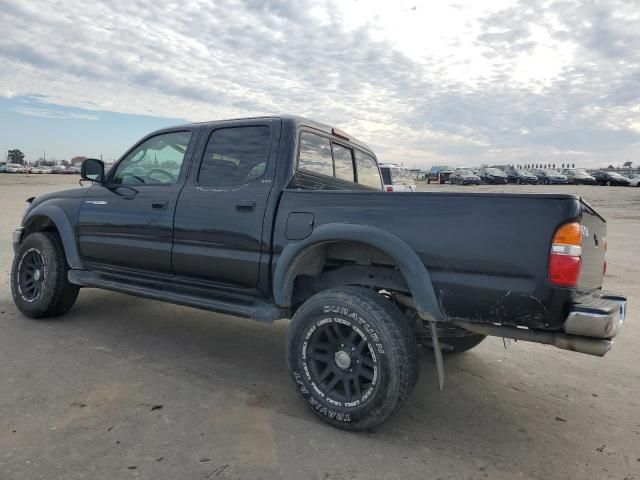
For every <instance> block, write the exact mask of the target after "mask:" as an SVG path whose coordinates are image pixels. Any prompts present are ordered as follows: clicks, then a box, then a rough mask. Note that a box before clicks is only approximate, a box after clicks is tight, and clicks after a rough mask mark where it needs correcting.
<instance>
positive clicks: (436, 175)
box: [427, 165, 453, 183]
mask: <svg viewBox="0 0 640 480" xmlns="http://www.w3.org/2000/svg"><path fill="white" fill-rule="evenodd" d="M452 173H453V170H452V169H451V168H449V167H447V166H445V165H436V166H434V167H431V170H429V173H427V183H431V182H437V183H446V182H447V181H448V180H449V177H450V176H451V174H452Z"/></svg>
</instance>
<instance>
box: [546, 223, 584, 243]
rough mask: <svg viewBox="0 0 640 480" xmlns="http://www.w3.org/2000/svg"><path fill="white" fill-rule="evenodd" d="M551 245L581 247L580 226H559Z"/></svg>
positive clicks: (573, 224) (576, 224)
mask: <svg viewBox="0 0 640 480" xmlns="http://www.w3.org/2000/svg"><path fill="white" fill-rule="evenodd" d="M553 243H554V244H558V243H560V244H563V245H581V244H582V230H581V229H580V224H579V223H577V222H574V223H567V224H566V225H563V226H561V227H560V228H559V229H558V230H557V231H556V234H555V236H554V237H553Z"/></svg>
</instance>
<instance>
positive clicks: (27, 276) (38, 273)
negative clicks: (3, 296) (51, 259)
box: [18, 248, 46, 302]
mask: <svg viewBox="0 0 640 480" xmlns="http://www.w3.org/2000/svg"><path fill="white" fill-rule="evenodd" d="M45 276H46V266H45V263H44V256H43V255H42V253H40V251H39V250H37V249H35V248H31V249H29V250H27V251H26V252H25V254H24V255H23V256H22V259H21V260H20V265H19V266H18V291H19V293H20V296H21V297H22V299H23V300H25V301H27V302H34V301H35V300H37V299H38V297H39V296H40V295H41V294H42V288H43V285H44V279H45Z"/></svg>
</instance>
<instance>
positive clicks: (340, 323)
mask: <svg viewBox="0 0 640 480" xmlns="http://www.w3.org/2000/svg"><path fill="white" fill-rule="evenodd" d="M287 362H288V367H289V374H290V375H291V378H292V380H293V381H294V383H295V385H296V389H297V391H298V394H299V395H300V396H301V397H302V399H303V401H304V402H305V404H306V405H307V407H308V408H309V409H310V410H311V411H312V412H313V413H314V414H315V415H317V416H318V417H320V418H321V419H322V420H323V421H325V422H326V423H329V424H330V425H333V426H336V427H339V428H343V429H346V430H368V429H372V428H374V427H376V426H378V425H380V424H381V423H383V422H384V421H385V420H387V419H388V418H389V417H391V416H392V415H394V414H395V413H396V412H397V411H398V410H400V407H401V406H402V404H403V402H404V400H405V399H406V398H407V396H408V395H409V393H410V392H411V390H412V389H413V387H414V385H415V383H416V380H417V377H418V357H417V347H416V341H415V334H414V332H413V331H412V328H411V325H410V322H409V320H408V319H407V317H405V315H404V314H403V313H402V312H401V311H400V310H399V309H398V308H397V307H396V306H395V305H394V304H392V303H391V302H390V301H389V300H388V299H386V298H385V297H383V296H382V295H380V294H378V293H377V292H375V291H373V290H369V289H365V288H360V287H344V288H336V289H331V290H326V291H324V292H320V293H318V294H316V295H314V296H313V297H311V298H310V299H309V300H307V301H306V302H305V303H304V304H303V305H302V306H301V307H300V308H299V309H298V311H297V312H296V313H295V315H294V316H293V319H292V321H291V326H290V328H289V334H288V338H287Z"/></svg>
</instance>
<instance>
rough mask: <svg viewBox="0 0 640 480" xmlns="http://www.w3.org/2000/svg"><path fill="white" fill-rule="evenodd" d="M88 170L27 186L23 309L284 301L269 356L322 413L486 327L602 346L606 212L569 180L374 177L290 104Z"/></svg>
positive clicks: (277, 307) (611, 300)
mask: <svg viewBox="0 0 640 480" xmlns="http://www.w3.org/2000/svg"><path fill="white" fill-rule="evenodd" d="M82 177H83V179H85V180H89V181H91V185H90V186H89V187H83V188H77V189H71V190H65V191H62V192H57V193H52V194H46V195H42V196H40V197H37V198H35V199H29V202H30V205H29V207H28V208H27V211H26V212H25V214H24V218H23V220H22V225H21V226H20V227H19V228H17V229H16V230H15V232H14V235H13V243H14V250H15V260H14V263H13V267H12V273H11V274H12V278H11V287H12V292H13V298H14V300H15V303H16V305H17V307H18V308H19V309H20V311H22V312H23V313H24V314H25V315H26V316H29V317H33V318H39V317H52V316H57V315H62V314H64V313H65V312H67V311H68V310H69V309H70V308H71V307H72V306H73V304H74V302H75V300H76V297H77V295H78V291H79V288H80V287H95V288H103V289H107V290H112V291H116V292H123V293H128V294H131V295H137V296H141V297H146V298H151V299H156V300H161V301H165V302H170V303H175V304H180V305H187V306H191V307H196V308H201V309H206V310H210V311H215V312H221V313H225V314H231V315H235V316H239V317H246V318H251V319H254V320H258V321H261V322H272V321H274V320H276V319H280V318H291V319H292V320H291V323H290V328H289V333H288V338H287V360H288V368H289V372H290V375H291V378H292V380H293V382H294V383H295V385H296V388H297V391H298V393H299V394H300V396H301V397H302V398H303V400H304V402H305V403H306V405H307V406H308V407H309V408H310V409H311V410H312V411H313V412H314V413H315V414H316V415H318V416H319V417H321V418H322V419H323V420H325V421H326V422H328V423H330V424H332V425H335V426H338V427H341V428H345V429H353V430H362V429H370V428H372V427H375V426H376V425H378V424H380V423H382V422H383V421H384V420H385V419H387V418H388V417H389V416H391V415H392V414H394V413H395V412H397V411H398V410H399V408H400V406H401V404H402V403H403V401H404V399H405V398H406V397H407V395H408V394H409V393H410V391H411V389H412V388H413V386H414V384H415V382H416V380H417V377H418V360H417V350H416V349H417V345H418V344H423V345H426V346H428V347H430V348H431V349H432V350H433V351H434V353H435V356H436V360H437V361H436V364H437V365H438V373H439V374H440V375H441V377H440V378H441V382H442V353H445V354H446V353H456V352H463V351H465V350H468V349H470V348H472V347H474V346H475V345H477V344H478V343H480V341H482V340H483V339H484V338H485V337H486V336H487V335H494V336H499V337H504V338H511V339H517V340H525V341H532V342H539V343H544V344H550V345H555V346H557V347H559V348H562V349H567V350H573V351H577V352H582V353H587V354H592V355H600V356H602V355H604V354H605V353H606V352H607V351H608V349H609V348H610V347H611V343H612V342H611V339H612V338H613V337H614V336H615V335H616V333H617V332H618V329H619V327H620V325H621V323H622V321H623V319H624V310H625V299H624V297H621V296H618V295H613V294H609V293H606V292H604V291H603V290H602V280H603V276H604V272H605V268H606V263H605V251H606V245H607V243H606V238H605V235H606V230H605V227H606V226H605V221H604V219H603V218H602V217H601V216H600V215H598V213H597V212H596V211H595V210H594V209H593V208H592V207H590V206H589V205H588V204H587V203H585V201H584V200H582V199H581V198H579V197H576V196H573V195H562V194H553V195H529V194H491V193H446V192H437V193H385V192H383V191H382V182H381V178H380V171H379V168H378V164H377V161H376V157H375V155H374V153H373V152H372V151H371V150H370V149H369V148H368V147H367V146H366V145H365V144H363V143H362V142H360V141H358V140H356V139H355V138H353V137H352V136H351V135H348V134H346V133H344V132H342V131H340V130H338V129H335V128H331V127H329V126H326V125H322V124H319V123H316V122H313V121H309V120H305V119H303V118H298V117H266V118H250V119H241V120H229V121H219V122H210V123H198V124H190V125H183V126H178V127H174V128H168V129H164V130H160V131H157V132H154V133H152V134H150V135H148V136H147V137H145V138H143V139H142V140H141V141H140V142H139V143H137V144H136V145H134V146H133V147H132V148H131V149H130V150H129V151H128V152H127V153H126V154H125V155H124V156H123V157H122V158H121V159H120V160H119V161H118V162H117V163H116V164H115V165H114V166H113V167H112V168H111V169H110V170H109V171H108V172H105V169H104V165H103V164H102V162H100V161H99V160H95V159H89V160H86V161H85V162H84V164H83V165H82Z"/></svg>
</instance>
